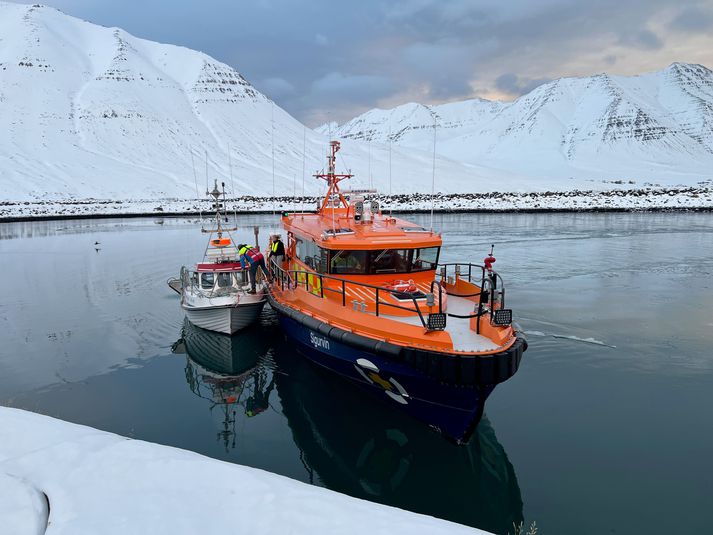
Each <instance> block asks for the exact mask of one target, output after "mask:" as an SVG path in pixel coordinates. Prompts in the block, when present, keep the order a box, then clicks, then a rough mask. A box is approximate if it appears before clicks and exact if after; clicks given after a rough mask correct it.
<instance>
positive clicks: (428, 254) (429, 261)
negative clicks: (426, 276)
mask: <svg viewBox="0 0 713 535" xmlns="http://www.w3.org/2000/svg"><path fill="white" fill-rule="evenodd" d="M440 250H441V248H440V247H425V248H423V249H414V250H413V256H412V259H411V271H428V270H430V269H436V266H437V265H438V254H439V253H440Z"/></svg>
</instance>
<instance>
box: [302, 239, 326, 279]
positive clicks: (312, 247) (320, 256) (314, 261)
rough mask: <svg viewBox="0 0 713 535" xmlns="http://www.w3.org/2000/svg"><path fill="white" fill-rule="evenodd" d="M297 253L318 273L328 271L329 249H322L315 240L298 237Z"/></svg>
mask: <svg viewBox="0 0 713 535" xmlns="http://www.w3.org/2000/svg"><path fill="white" fill-rule="evenodd" d="M295 254H296V256H297V258H299V259H300V260H301V261H302V262H304V263H305V265H306V266H307V267H309V268H311V269H314V270H315V271H316V272H317V273H326V272H327V257H328V255H329V251H328V250H327V249H322V248H321V247H319V246H318V245H317V244H316V243H314V242H313V241H306V240H305V241H303V240H301V239H299V238H298V239H297V248H296V250H295Z"/></svg>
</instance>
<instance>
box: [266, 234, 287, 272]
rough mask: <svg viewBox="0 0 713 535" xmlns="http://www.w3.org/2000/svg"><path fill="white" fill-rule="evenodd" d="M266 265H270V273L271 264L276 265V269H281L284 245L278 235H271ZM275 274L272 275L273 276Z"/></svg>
mask: <svg viewBox="0 0 713 535" xmlns="http://www.w3.org/2000/svg"><path fill="white" fill-rule="evenodd" d="M267 259H268V261H269V262H268V264H269V265H270V270H271V271H272V264H273V263H274V264H277V266H278V267H280V268H281V267H282V261H283V260H284V259H285V244H284V243H282V240H281V239H280V235H279V234H273V235H272V236H270V252H269V253H268V255H267ZM274 275H275V274H274V273H273V276H274Z"/></svg>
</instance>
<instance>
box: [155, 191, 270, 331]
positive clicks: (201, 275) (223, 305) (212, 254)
mask: <svg viewBox="0 0 713 535" xmlns="http://www.w3.org/2000/svg"><path fill="white" fill-rule="evenodd" d="M222 187H223V190H222V191H220V190H219V189H218V182H217V181H216V182H215V185H214V187H213V191H210V192H208V195H209V196H210V197H212V200H213V208H214V209H215V221H214V223H215V226H214V227H215V228H209V229H205V228H202V229H201V231H202V232H205V233H207V234H209V237H208V245H207V247H206V249H205V253H204V254H203V261H202V262H200V263H198V264H196V265H195V267H193V268H188V267H186V266H183V267H182V268H181V273H180V277H179V278H177V279H170V280H169V281H168V285H169V286H170V287H171V289H173V290H175V291H176V292H178V293H179V294H180V295H181V307H182V308H183V310H184V311H185V312H186V317H187V318H188V320H189V321H190V322H191V323H193V324H194V325H196V326H198V327H201V328H203V329H207V330H209V331H216V332H219V333H225V334H233V333H235V332H237V331H239V330H240V329H243V328H245V327H247V326H248V325H250V324H252V323H254V322H255V321H257V319H258V318H259V317H260V313H261V312H262V309H263V307H264V306H265V302H266V295H265V284H264V282H262V281H258V283H257V286H256V292H255V293H250V292H249V290H250V281H249V278H248V269H247V268H246V269H243V267H242V265H241V262H240V254H239V251H238V247H237V244H236V243H235V242H234V241H233V238H232V236H231V234H230V233H231V232H232V231H235V230H237V229H236V228H235V227H233V228H226V227H223V221H224V220H225V221H227V218H226V217H225V215H224V207H225V184H224V183H223V184H222ZM259 275H260V274H259V272H258V276H259Z"/></svg>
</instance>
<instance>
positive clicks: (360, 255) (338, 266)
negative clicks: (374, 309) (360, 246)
mask: <svg viewBox="0 0 713 535" xmlns="http://www.w3.org/2000/svg"><path fill="white" fill-rule="evenodd" d="M368 258H369V251H346V250H342V251H338V252H333V253H332V258H331V260H330V262H329V265H330V270H329V272H330V273H335V274H340V273H343V274H349V273H359V274H365V273H367V271H366V268H367V260H368Z"/></svg>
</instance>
